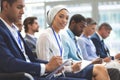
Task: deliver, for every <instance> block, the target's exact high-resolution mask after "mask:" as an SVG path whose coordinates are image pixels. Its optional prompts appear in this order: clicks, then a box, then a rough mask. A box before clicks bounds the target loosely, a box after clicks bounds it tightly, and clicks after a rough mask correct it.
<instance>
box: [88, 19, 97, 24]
mask: <svg viewBox="0 0 120 80" xmlns="http://www.w3.org/2000/svg"><path fill="white" fill-rule="evenodd" d="M86 22H87V25H93V24H94V25H97V22H96V21H95V20H93V19H92V18H86Z"/></svg>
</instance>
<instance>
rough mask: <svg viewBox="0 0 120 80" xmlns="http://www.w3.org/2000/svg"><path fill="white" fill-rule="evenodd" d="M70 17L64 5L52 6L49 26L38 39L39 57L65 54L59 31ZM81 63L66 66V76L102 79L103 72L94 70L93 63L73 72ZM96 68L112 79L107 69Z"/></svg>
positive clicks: (46, 57)
mask: <svg viewBox="0 0 120 80" xmlns="http://www.w3.org/2000/svg"><path fill="white" fill-rule="evenodd" d="M68 17H69V12H68V10H67V9H66V8H65V7H63V6H55V7H53V8H51V9H50V10H49V11H48V13H47V22H48V25H49V28H47V29H46V30H45V31H44V32H43V33H41V34H40V36H39V39H38V41H37V45H36V50H37V57H38V58H39V59H43V60H48V61H49V60H50V59H51V58H52V57H53V56H61V57H62V56H63V53H64V49H63V47H62V42H61V37H60V35H59V32H60V30H61V29H64V28H65V26H66V25H67V22H68ZM80 66H81V63H76V64H73V65H72V66H65V67H64V70H65V72H69V73H67V74H66V73H65V76H67V77H74V78H87V79H88V80H92V77H93V76H94V77H95V79H96V80H100V79H101V78H100V76H101V74H99V71H97V70H96V71H95V72H94V71H93V65H89V66H88V67H86V68H85V69H84V70H82V71H80V72H78V73H72V72H76V71H79V70H80ZM96 69H99V70H101V71H103V73H102V74H105V75H104V76H103V77H102V78H103V80H110V79H109V76H108V74H107V71H106V69H105V68H104V67H102V66H98V67H96ZM99 78H100V79H99Z"/></svg>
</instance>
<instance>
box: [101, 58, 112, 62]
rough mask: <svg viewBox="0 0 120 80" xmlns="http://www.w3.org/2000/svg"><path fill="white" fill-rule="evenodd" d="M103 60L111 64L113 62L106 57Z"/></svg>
mask: <svg viewBox="0 0 120 80" xmlns="http://www.w3.org/2000/svg"><path fill="white" fill-rule="evenodd" d="M103 60H104V62H110V61H111V57H105V58H104V59H103Z"/></svg>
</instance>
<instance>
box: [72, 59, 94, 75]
mask: <svg viewBox="0 0 120 80" xmlns="http://www.w3.org/2000/svg"><path fill="white" fill-rule="evenodd" d="M74 62H81V66H80V70H79V71H76V72H74V73H78V72H80V71H82V70H83V69H84V68H86V67H87V66H88V65H90V64H92V61H87V60H82V61H74Z"/></svg>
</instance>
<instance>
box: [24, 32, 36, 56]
mask: <svg viewBox="0 0 120 80" xmlns="http://www.w3.org/2000/svg"><path fill="white" fill-rule="evenodd" d="M24 40H25V42H26V43H27V45H28V46H29V48H30V49H31V50H32V52H33V53H34V55H35V57H36V41H37V38H32V37H31V36H29V35H28V34H26V36H25V38H24Z"/></svg>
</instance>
